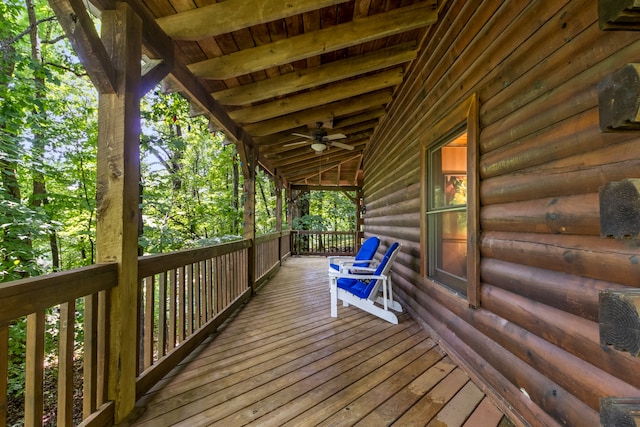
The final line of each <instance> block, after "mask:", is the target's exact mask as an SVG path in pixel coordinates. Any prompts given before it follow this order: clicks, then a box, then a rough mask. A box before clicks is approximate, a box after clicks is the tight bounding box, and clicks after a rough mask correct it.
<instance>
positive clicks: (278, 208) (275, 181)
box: [273, 176, 282, 263]
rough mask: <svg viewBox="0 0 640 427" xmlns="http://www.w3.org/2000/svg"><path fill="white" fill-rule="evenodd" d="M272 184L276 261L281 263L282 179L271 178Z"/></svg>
mask: <svg viewBox="0 0 640 427" xmlns="http://www.w3.org/2000/svg"><path fill="white" fill-rule="evenodd" d="M273 184H274V186H275V187H276V232H278V234H279V235H280V237H278V260H279V262H280V263H282V178H280V177H279V176H274V177H273Z"/></svg>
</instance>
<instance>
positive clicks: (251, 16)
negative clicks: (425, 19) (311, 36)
mask: <svg viewBox="0 0 640 427" xmlns="http://www.w3.org/2000/svg"><path fill="white" fill-rule="evenodd" d="M345 1H346V0H296V1H283V0H260V1H254V2H250V4H249V5H247V1H246V0H227V1H224V2H221V3H215V4H211V5H209V6H204V7H200V8H196V9H191V10H188V11H184V12H181V13H177V14H175V15H169V16H165V17H162V18H158V19H157V20H156V22H157V23H158V25H160V27H161V28H162V29H163V30H164V31H165V32H166V33H167V34H168V35H169V36H170V37H172V38H174V39H176V40H192V41H197V40H202V39H205V38H208V37H214V36H217V35H220V34H225V33H230V32H232V31H236V30H240V29H242V28H247V27H252V26H254V25H258V24H264V23H267V22H271V21H276V20H278V19H283V18H287V17H290V16H294V15H299V14H302V13H304V12H309V11H311V10H314V9H318V8H319V7H325V6H332V5H336V4H339V3H343V2H345Z"/></svg>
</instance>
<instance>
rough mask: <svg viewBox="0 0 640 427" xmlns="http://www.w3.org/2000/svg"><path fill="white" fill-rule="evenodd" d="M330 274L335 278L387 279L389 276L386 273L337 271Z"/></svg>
mask: <svg viewBox="0 0 640 427" xmlns="http://www.w3.org/2000/svg"><path fill="white" fill-rule="evenodd" d="M329 275H330V276H332V278H335V279H356V280H384V281H386V280H387V276H385V275H384V274H350V273H343V272H339V271H336V272H331V273H329Z"/></svg>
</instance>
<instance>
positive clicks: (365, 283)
mask: <svg viewBox="0 0 640 427" xmlns="http://www.w3.org/2000/svg"><path fill="white" fill-rule="evenodd" d="M375 284H376V280H356V279H349V278H342V279H338V287H339V288H341V289H344V290H345V291H347V292H349V293H351V294H353V295H355V296H357V297H359V298H367V297H369V294H370V293H371V289H373V287H374V286H375Z"/></svg>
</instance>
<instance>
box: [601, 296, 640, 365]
mask: <svg viewBox="0 0 640 427" xmlns="http://www.w3.org/2000/svg"><path fill="white" fill-rule="evenodd" d="M599 303H600V305H599V309H598V320H599V323H600V346H602V347H606V346H607V345H613V348H615V349H616V350H620V351H628V352H629V353H631V355H633V356H638V354H640V289H633V288H630V289H608V290H606V291H602V292H600V301H599Z"/></svg>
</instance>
